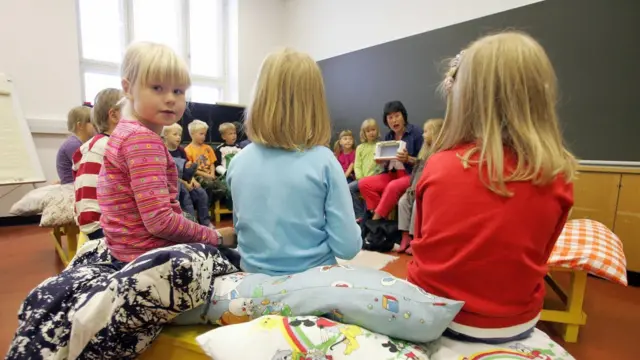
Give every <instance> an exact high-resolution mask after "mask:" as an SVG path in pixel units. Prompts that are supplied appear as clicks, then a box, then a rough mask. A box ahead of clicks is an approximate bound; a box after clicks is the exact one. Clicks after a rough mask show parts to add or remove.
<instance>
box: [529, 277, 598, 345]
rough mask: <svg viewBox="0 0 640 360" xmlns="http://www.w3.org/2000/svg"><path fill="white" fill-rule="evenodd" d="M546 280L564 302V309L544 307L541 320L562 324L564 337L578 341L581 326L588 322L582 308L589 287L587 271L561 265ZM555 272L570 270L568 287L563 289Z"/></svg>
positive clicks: (571, 340) (569, 341)
mask: <svg viewBox="0 0 640 360" xmlns="http://www.w3.org/2000/svg"><path fill="white" fill-rule="evenodd" d="M549 270H550V274H549V275H547V276H546V278H545V280H546V282H547V284H548V285H549V287H550V288H551V289H552V290H553V292H554V293H556V294H557V295H558V297H559V298H560V300H562V303H563V304H564V310H554V309H544V310H542V315H541V317H540V320H541V321H548V322H552V323H558V324H561V326H562V328H563V329H562V333H561V335H562V339H563V340H564V341H566V342H568V343H575V342H577V341H578V332H579V331H580V326H582V325H584V324H586V323H587V314H586V313H585V312H584V311H583V310H582V305H583V304H584V295H585V292H586V289H587V272H586V271H582V270H571V269H567V268H561V267H552V268H550V269H549ZM553 272H568V273H570V276H571V280H570V283H569V288H568V289H563V288H562V287H561V286H560V285H559V284H558V283H557V282H556V280H555V279H554V278H553V276H552V275H551V273H553Z"/></svg>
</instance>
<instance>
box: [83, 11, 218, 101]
mask: <svg viewBox="0 0 640 360" xmlns="http://www.w3.org/2000/svg"><path fill="white" fill-rule="evenodd" d="M224 14H225V0H102V1H96V0H78V17H79V21H78V24H79V33H80V55H81V60H80V71H81V79H82V88H83V97H84V99H83V101H91V102H93V100H94V97H95V95H96V94H97V93H98V92H99V91H100V90H102V89H104V88H106V87H117V88H119V87H120V62H121V60H122V56H123V55H124V52H125V49H126V47H127V45H128V44H130V43H131V42H134V41H154V42H159V43H163V44H166V45H168V46H170V47H172V48H173V49H174V50H176V52H178V54H180V55H181V56H182V57H183V58H184V59H185V60H186V61H187V63H188V64H189V67H190V70H191V80H192V83H193V86H192V88H191V89H190V91H189V92H188V93H187V98H188V100H189V101H196V102H204V103H215V102H218V101H221V100H223V99H224V94H225V89H226V86H227V82H226V76H225V74H226V67H225V63H226V61H225V58H226V41H225V39H226V34H225V20H226V18H225V16H224Z"/></svg>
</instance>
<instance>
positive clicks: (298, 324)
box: [196, 315, 429, 360]
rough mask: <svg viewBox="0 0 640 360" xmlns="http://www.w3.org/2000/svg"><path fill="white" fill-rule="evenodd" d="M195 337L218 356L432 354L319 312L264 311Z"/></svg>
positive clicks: (341, 358)
mask: <svg viewBox="0 0 640 360" xmlns="http://www.w3.org/2000/svg"><path fill="white" fill-rule="evenodd" d="M196 341H197V342H198V344H199V345H200V347H202V350H204V352H205V353H206V354H207V355H209V357H211V358H212V359H215V360H238V359H251V360H289V359H314V360H315V359H332V360H373V359H413V360H429V356H428V355H427V353H426V351H425V349H424V348H423V347H422V346H419V345H415V344H412V343H409V342H406V341H402V340H394V339H391V338H389V337H387V336H385V335H380V334H376V333H374V332H371V331H369V330H365V329H363V328H361V327H359V326H356V325H347V324H342V323H339V322H335V321H331V320H328V319H325V318H321V317H315V316H298V317H288V318H287V317H283V316H278V315H266V316H263V317H260V318H258V319H255V320H253V321H251V322H248V323H242V324H237V325H229V326H222V327H219V328H216V329H214V330H211V331H209V332H206V333H204V334H202V335H200V336H198V337H197V338H196Z"/></svg>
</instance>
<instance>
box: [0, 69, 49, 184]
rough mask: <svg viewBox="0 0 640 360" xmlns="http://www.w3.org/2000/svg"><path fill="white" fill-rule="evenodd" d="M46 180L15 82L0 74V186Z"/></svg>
mask: <svg viewBox="0 0 640 360" xmlns="http://www.w3.org/2000/svg"><path fill="white" fill-rule="evenodd" d="M45 181H46V178H45V176H44V172H43V171H42V166H41V165H40V159H39V158H38V153H37V152H36V146H35V143H34V142H33V137H32V136H31V131H30V130H29V125H28V124H27V119H25V117H24V114H23V113H22V108H21V107H20V102H19V101H18V96H17V94H16V91H15V87H14V84H13V82H12V81H11V79H9V77H7V76H6V75H5V74H3V73H0V186H2V185H18V184H34V183H39V182H45Z"/></svg>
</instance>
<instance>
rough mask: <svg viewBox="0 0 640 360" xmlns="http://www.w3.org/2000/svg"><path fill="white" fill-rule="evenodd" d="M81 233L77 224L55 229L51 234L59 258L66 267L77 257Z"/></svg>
mask: <svg viewBox="0 0 640 360" xmlns="http://www.w3.org/2000/svg"><path fill="white" fill-rule="evenodd" d="M79 233H80V229H79V228H78V226H77V225H75V224H70V225H64V226H58V227H54V228H53V229H52V230H51V232H50V234H51V237H52V238H53V244H54V246H55V249H56V252H57V253H58V257H59V258H60V261H62V264H64V266H67V264H69V261H71V259H73V257H74V256H75V255H76V251H77V249H78V234H79ZM65 242H66V249H65Z"/></svg>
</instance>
